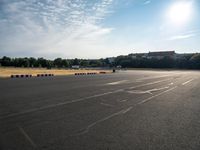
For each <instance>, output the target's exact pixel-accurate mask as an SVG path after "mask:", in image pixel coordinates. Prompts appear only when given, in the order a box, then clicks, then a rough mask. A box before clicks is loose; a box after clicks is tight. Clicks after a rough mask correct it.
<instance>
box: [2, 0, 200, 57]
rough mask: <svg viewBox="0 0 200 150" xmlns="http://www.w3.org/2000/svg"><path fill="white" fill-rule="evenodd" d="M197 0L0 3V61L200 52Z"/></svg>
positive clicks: (199, 6) (18, 0)
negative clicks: (17, 58)
mask: <svg viewBox="0 0 200 150" xmlns="http://www.w3.org/2000/svg"><path fill="white" fill-rule="evenodd" d="M199 42H200V1H199V0H0V56H4V55H7V56H11V57H24V56H28V57H29V56H33V57H45V58H56V57H63V58H75V57H78V58H101V57H111V56H117V55H125V54H129V53H139V52H149V51H164V50H175V51H176V52H178V53H190V52H199V51H200V44H199Z"/></svg>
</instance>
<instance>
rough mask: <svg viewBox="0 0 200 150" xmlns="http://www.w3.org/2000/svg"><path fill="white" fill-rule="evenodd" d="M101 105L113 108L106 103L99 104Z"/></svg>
mask: <svg viewBox="0 0 200 150" xmlns="http://www.w3.org/2000/svg"><path fill="white" fill-rule="evenodd" d="M100 104H101V105H104V106H108V107H114V106H113V105H111V104H107V103H100Z"/></svg>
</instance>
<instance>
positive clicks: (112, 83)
mask: <svg viewBox="0 0 200 150" xmlns="http://www.w3.org/2000/svg"><path fill="white" fill-rule="evenodd" d="M127 81H128V80H121V81H116V82H111V83H107V84H106V85H117V84H121V83H125V82H127Z"/></svg>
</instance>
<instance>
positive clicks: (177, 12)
mask: <svg viewBox="0 0 200 150" xmlns="http://www.w3.org/2000/svg"><path fill="white" fill-rule="evenodd" d="M192 11H193V6H192V2H191V1H190V2H188V1H182V2H176V3H174V4H172V6H171V7H170V8H169V10H168V11H167V17H168V19H169V21H170V23H172V24H174V25H177V26H180V25H184V24H186V23H188V22H189V21H190V19H191V18H192Z"/></svg>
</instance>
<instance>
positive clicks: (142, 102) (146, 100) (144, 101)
mask: <svg viewBox="0 0 200 150" xmlns="http://www.w3.org/2000/svg"><path fill="white" fill-rule="evenodd" d="M175 88H177V86H175V87H173V88H170V89H168V90H166V91H163V92H161V93H159V94H157V95H154V96H151V97H149V98H147V99H144V100H142V101H141V102H139V103H137V105H141V104H144V103H146V102H148V101H149V100H151V99H153V98H155V97H158V96H160V95H162V94H164V93H167V92H169V91H172V90H174V89H175Z"/></svg>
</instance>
